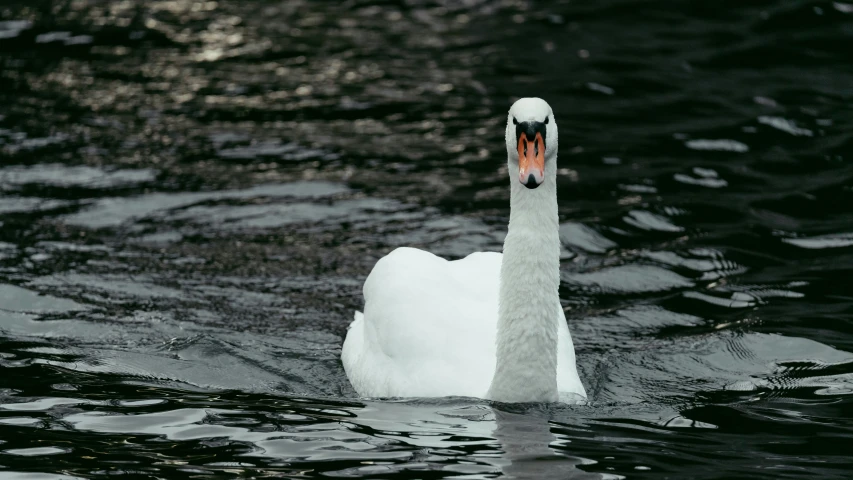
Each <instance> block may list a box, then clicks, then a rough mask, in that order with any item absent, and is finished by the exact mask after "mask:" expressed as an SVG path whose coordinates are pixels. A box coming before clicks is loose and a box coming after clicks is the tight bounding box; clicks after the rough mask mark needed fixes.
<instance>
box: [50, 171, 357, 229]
mask: <svg viewBox="0 0 853 480" xmlns="http://www.w3.org/2000/svg"><path fill="white" fill-rule="evenodd" d="M347 190H348V189H347V188H346V187H344V186H342V185H337V184H333V183H326V182H295V183H289V184H282V185H261V186H257V187H252V188H248V189H244V190H225V191H217V192H198V193H153V194H149V195H143V196H140V197H129V198H124V197H121V198H109V199H104V200H99V201H98V202H97V203H95V205H94V206H92V207H88V208H86V209H84V210H83V211H81V212H78V213H75V214H72V215H70V216H68V217H66V218H65V222H66V223H68V224H69V225H77V226H81V227H87V228H108V227H117V226H119V225H121V224H123V223H125V222H128V221H130V220H139V219H142V218H145V217H148V216H150V215H152V214H154V213H156V212H162V211H167V210H172V209H177V208H183V207H188V206H190V205H194V204H197V203H201V202H206V201H219V200H228V199H247V198H252V197H272V198H276V197H294V198H319V197H326V196H331V195H336V194H339V193H343V192H346V191H347Z"/></svg>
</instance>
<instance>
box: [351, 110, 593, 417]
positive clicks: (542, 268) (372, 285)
mask: <svg viewBox="0 0 853 480" xmlns="http://www.w3.org/2000/svg"><path fill="white" fill-rule="evenodd" d="M506 149H507V157H508V158H507V166H508V167H509V176H510V192H511V193H510V208H511V210H510V220H509V231H508V232H507V236H506V240H505V241H504V250H503V254H500V253H494V252H478V253H472V254H471V255H469V256H467V257H465V258H463V259H461V260H456V261H447V260H445V259H443V258H440V257H437V256H435V255H433V254H431V253H429V252H425V251H423V250H418V249H415V248H398V249H396V250H394V251H393V252H391V253H390V254H388V255H387V256H385V257H383V258H381V259H380V260H379V261H378V262H376V265H375V266H374V267H373V271H371V272H370V275H369V276H368V277H367V281H365V283H364V302H365V305H364V314H362V313H361V312H356V313H355V320H354V321H353V322H352V324H351V325H350V327H349V331H348V332H347V336H346V339H345V340H344V345H343V349H342V351H341V360H342V362H343V365H344V369H345V370H346V373H347V376H348V377H349V379H350V382H351V383H352V386H353V387H354V388H355V390H356V392H358V393H359V395H362V396H365V397H443V396H468V397H480V398H486V399H491V400H495V401H501V402H554V401H564V402H577V401H583V400H585V399H586V391H585V390H584V387H583V384H582V383H581V381H580V378H579V377H578V372H577V369H576V367H575V351H574V347H573V346H572V337H571V335H570V334H569V329H568V326H567V324H566V317H565V315H564V313H563V309H562V307H561V306H560V300H559V297H558V293H557V289H558V287H559V283H560V274H559V269H560V263H559V257H560V240H559V234H558V229H559V224H558V218H557V124H556V122H555V121H554V115H553V112H552V111H551V107H550V106H549V105H548V104H547V103H546V102H545V101H544V100H542V99H539V98H523V99H521V100H518V101H517V102H515V103H514V104H513V105H512V107H511V108H510V110H509V116H508V118H507V126H506Z"/></svg>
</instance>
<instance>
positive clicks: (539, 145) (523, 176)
mask: <svg viewBox="0 0 853 480" xmlns="http://www.w3.org/2000/svg"><path fill="white" fill-rule="evenodd" d="M531 133H533V132H521V135H519V137H518V181H519V182H521V184H522V185H524V186H525V187H527V188H530V189H533V188H536V187H538V186H539V185H542V182H543V181H544V180H545V141H544V139H543V138H542V134H541V133H540V132H535V135H531Z"/></svg>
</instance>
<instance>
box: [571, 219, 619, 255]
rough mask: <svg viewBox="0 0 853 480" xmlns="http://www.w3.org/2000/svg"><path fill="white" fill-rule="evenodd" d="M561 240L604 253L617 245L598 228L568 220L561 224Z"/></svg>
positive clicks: (587, 249) (583, 248)
mask: <svg viewBox="0 0 853 480" xmlns="http://www.w3.org/2000/svg"><path fill="white" fill-rule="evenodd" d="M560 241H562V242H563V244H568V245H571V246H573V247H577V248H580V249H582V250H585V251H587V252H590V253H604V252H606V251H608V250H610V249H613V248H615V247H616V243H615V242H613V241H611V240H609V239H607V238H606V237H604V236H603V235H601V234H600V233H598V232H597V231H596V230H593V229H592V228H590V227H587V226H586V225H584V224H582V223H574V222H568V223H563V224H561V225H560Z"/></svg>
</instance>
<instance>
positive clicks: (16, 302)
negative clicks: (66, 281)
mask: <svg viewBox="0 0 853 480" xmlns="http://www.w3.org/2000/svg"><path fill="white" fill-rule="evenodd" d="M0 309H2V310H8V311H13V312H32V313H46V312H73V311H79V310H85V309H86V307H84V306H83V305H80V304H79V303H77V302H74V301H71V300H67V299H64V298H57V297H52V296H50V295H42V294H39V293H37V292H34V291H32V290H27V289H25V288H21V287H16V286H14V285H8V284H0Z"/></svg>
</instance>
